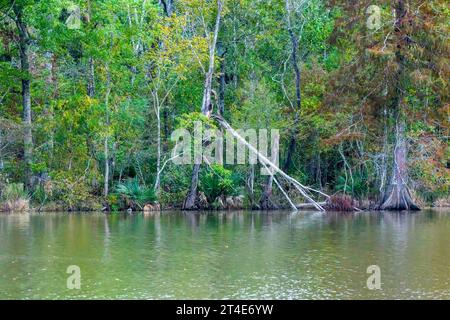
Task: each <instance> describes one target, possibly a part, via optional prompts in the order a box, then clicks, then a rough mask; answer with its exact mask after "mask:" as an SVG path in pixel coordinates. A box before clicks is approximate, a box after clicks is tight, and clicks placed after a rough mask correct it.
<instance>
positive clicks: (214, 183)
mask: <svg viewBox="0 0 450 320" xmlns="http://www.w3.org/2000/svg"><path fill="white" fill-rule="evenodd" d="M200 189H201V191H203V192H204V193H205V196H206V198H207V199H208V201H209V202H210V203H212V202H213V201H214V200H215V199H216V198H217V197H219V196H224V197H226V196H229V195H232V194H233V192H234V187H233V179H232V171H231V170H228V169H225V168H224V167H223V166H221V165H218V164H214V165H212V166H211V167H210V168H208V171H207V172H206V173H204V174H202V175H201V177H200Z"/></svg>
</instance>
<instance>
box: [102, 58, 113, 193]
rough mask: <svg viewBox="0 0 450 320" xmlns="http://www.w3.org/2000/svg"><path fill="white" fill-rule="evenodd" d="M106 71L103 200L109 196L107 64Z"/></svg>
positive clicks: (109, 87)
mask: <svg viewBox="0 0 450 320" xmlns="http://www.w3.org/2000/svg"><path fill="white" fill-rule="evenodd" d="M105 69H106V94H105V118H106V119H105V124H106V129H107V132H106V135H105V140H104V149H103V153H104V157H105V181H104V187H103V195H104V197H105V199H106V198H107V197H108V194H109V171H110V170H109V161H110V159H109V145H108V144H109V125H110V120H109V94H110V92H111V75H110V73H109V68H108V63H107V64H106V66H105Z"/></svg>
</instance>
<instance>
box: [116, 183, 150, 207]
mask: <svg viewBox="0 0 450 320" xmlns="http://www.w3.org/2000/svg"><path fill="white" fill-rule="evenodd" d="M116 193H118V194H119V195H120V196H121V197H122V199H123V200H124V201H125V203H126V205H127V206H128V207H131V208H139V209H142V208H143V206H144V205H146V204H147V203H151V202H154V201H156V199H157V197H156V194H155V192H154V190H153V188H149V187H146V186H144V185H141V184H140V183H139V180H138V179H136V178H133V179H128V180H126V181H125V182H124V183H120V184H118V185H117V186H116Z"/></svg>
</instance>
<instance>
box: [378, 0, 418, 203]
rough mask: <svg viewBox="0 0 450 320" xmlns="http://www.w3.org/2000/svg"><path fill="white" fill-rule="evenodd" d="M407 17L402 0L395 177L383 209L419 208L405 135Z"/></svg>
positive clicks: (398, 31) (397, 5) (397, 24)
mask: <svg viewBox="0 0 450 320" xmlns="http://www.w3.org/2000/svg"><path fill="white" fill-rule="evenodd" d="M405 16H406V8H405V4H404V2H403V0H397V1H396V2H395V18H396V21H395V25H394V28H395V35H396V39H397V41H396V48H397V49H396V52H395V60H396V63H397V64H398V72H397V74H396V76H395V90H396V92H395V101H394V108H395V109H394V115H395V121H396V134H395V139H396V143H395V148H394V154H393V161H394V163H393V165H392V177H391V182H390V185H389V186H388V188H387V192H386V194H385V195H384V197H383V200H382V202H381V205H380V209H381V210H420V208H419V207H418V206H417V205H416V204H415V203H414V201H413V199H412V198H411V194H410V192H409V189H408V186H407V181H408V167H407V160H406V159H407V148H406V137H405V128H406V123H405V116H404V115H403V108H404V106H403V104H404V99H403V92H404V91H405V88H404V86H403V83H404V82H405V80H406V79H405V77H406V76H407V72H406V71H405V63H406V61H405V60H406V57H405V54H404V50H405V49H406V48H407V46H408V42H407V41H405V39H407V38H408V37H407V35H406V34H404V33H405V31H404V23H406V22H405V21H404V18H405Z"/></svg>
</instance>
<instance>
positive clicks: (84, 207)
mask: <svg viewBox="0 0 450 320" xmlns="http://www.w3.org/2000/svg"><path fill="white" fill-rule="evenodd" d="M200 198H201V197H200ZM337 199H339V200H337V201H336V200H335V201H334V202H333V204H332V205H330V203H329V202H328V203H327V202H323V203H321V204H323V205H324V206H325V208H326V210H327V211H332V212H339V211H341V212H348V211H369V210H373V209H374V208H375V207H376V202H375V201H373V200H367V199H366V200H360V201H351V200H349V199H347V203H344V204H342V201H343V200H342V199H345V198H342V197H339V198H337ZM348 201H351V202H348ZM420 203H421V209H422V210H429V209H433V208H450V197H445V198H440V199H437V200H436V201H434V202H433V203H432V204H427V203H426V202H424V201H421V202H420ZM297 208H298V210H299V211H303V210H315V208H314V206H313V205H312V204H308V203H305V204H298V206H297ZM173 210H175V211H182V209H181V205H178V206H174V205H171V204H169V205H161V204H160V203H152V204H145V205H144V206H142V207H140V208H139V207H138V208H133V209H131V208H121V209H119V210H109V209H108V206H105V204H104V203H103V202H101V199H98V201H90V202H86V203H83V204H80V205H76V206H74V207H72V208H69V207H67V206H66V205H64V204H61V203H56V202H49V203H47V204H43V205H39V204H32V203H30V201H29V199H17V200H14V201H7V202H2V203H0V212H2V213H10V212H16V213H19V212H109V213H113V212H143V213H151V212H158V211H173ZM198 210H208V211H230V210H255V211H257V210H260V208H258V207H256V206H249V205H248V204H247V203H246V201H245V199H244V197H243V196H237V197H227V198H220V199H217V200H216V201H215V202H214V203H213V205H208V203H207V202H204V203H203V205H199V206H198ZM275 210H292V208H291V207H290V206H286V205H284V206H283V205H278V206H277V207H276V208H273V209H268V210H265V211H275Z"/></svg>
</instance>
